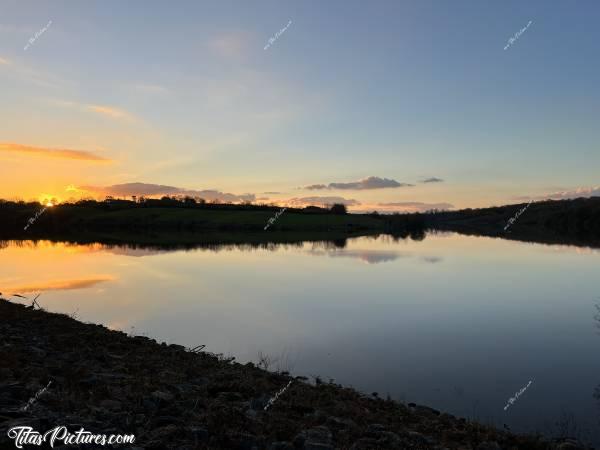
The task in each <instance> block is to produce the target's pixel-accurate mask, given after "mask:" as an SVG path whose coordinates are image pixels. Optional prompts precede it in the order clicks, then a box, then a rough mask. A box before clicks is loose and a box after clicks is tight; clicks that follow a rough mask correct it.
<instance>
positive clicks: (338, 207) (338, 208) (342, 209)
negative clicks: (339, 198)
mask: <svg viewBox="0 0 600 450" xmlns="http://www.w3.org/2000/svg"><path fill="white" fill-rule="evenodd" d="M330 211H331V213H332V214H348V210H347V209H346V205H344V204H343V203H336V204H334V205H333V206H332V207H331V209H330Z"/></svg>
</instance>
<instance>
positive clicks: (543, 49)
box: [0, 0, 600, 210]
mask: <svg viewBox="0 0 600 450" xmlns="http://www.w3.org/2000/svg"><path fill="white" fill-rule="evenodd" d="M0 5H1V6H2V12H3V13H2V15H1V16H0V58H1V59H0V83H2V86H3V89H2V91H1V92H2V100H3V101H2V102H0V117H1V118H2V120H1V121H0V143H4V147H0V150H2V149H4V150H6V151H0V163H1V165H0V175H1V176H3V177H4V178H5V179H7V180H8V181H9V183H7V184H6V185H5V186H2V188H0V196H2V197H16V196H20V197H24V198H29V197H35V198H37V197H39V196H40V195H42V194H48V195H54V196H57V197H59V198H66V197H67V196H68V195H67V193H65V187H66V186H69V185H70V186H76V187H82V186H86V187H95V188H97V189H96V191H94V192H98V193H104V192H105V191H103V190H102V189H101V188H102V187H106V186H111V185H115V184H122V183H133V182H144V183H148V184H159V185H170V186H176V187H180V188H182V189H187V190H196V191H202V190H208V189H214V190H218V191H222V192H230V193H235V194H243V193H252V194H255V196H256V197H257V198H259V197H260V198H268V199H269V201H279V202H282V203H285V202H286V201H288V200H294V201H295V202H297V203H300V202H302V201H303V200H302V199H306V198H313V197H319V196H325V197H332V196H333V197H342V198H345V199H354V200H355V203H354V204H355V209H357V210H358V209H385V208H384V207H381V208H378V205H379V203H398V204H399V205H400V204H402V203H409V202H413V203H419V202H421V203H423V204H425V205H433V204H439V203H442V202H444V203H449V204H452V205H454V207H477V206H487V205H491V204H503V203H514V202H516V200H515V198H516V197H532V198H542V197H545V196H551V195H555V196H557V198H560V197H561V196H562V197H568V196H572V192H573V191H576V190H577V189H580V191H579V192H582V193H584V194H586V193H589V194H596V193H597V194H599V195H600V191H599V190H598V188H597V187H596V186H597V185H598V184H600V183H599V182H598V179H597V170H595V169H597V167H599V163H600V152H598V145H597V143H598V137H599V133H598V126H597V118H598V117H599V114H598V113H599V112H600V111H599V105H600V102H599V100H600V99H599V95H600V94H599V90H598V88H597V84H598V80H599V79H600V65H599V63H598V62H597V60H598V58H597V55H598V53H599V52H598V50H599V46H600V29H599V28H598V26H597V20H598V15H599V14H598V13H600V5H598V3H597V2H594V1H591V0H590V1H579V2H577V3H574V2H567V1H552V2H548V1H546V2H542V1H529V2H518V1H504V2H481V1H456V2H444V1H441V0H439V1H422V0H419V1H375V2H359V1H328V2H318V1H302V2H300V1H294V2H292V1H277V2H275V1H273V2H271V1H265V2H261V1H255V2H242V1H236V2H233V1H210V2H209V1H194V2H192V1H190V2H185V1H180V2H177V3H171V2H166V1H143V2H142V1H129V2H121V1H102V2H100V1H97V2H73V1H54V2H27V1H0ZM50 20H51V21H52V23H51V25H50V26H49V27H48V28H47V29H46V30H45V31H44V32H43V33H42V34H41V35H40V36H38V37H37V39H36V40H35V42H34V43H32V44H31V45H30V47H29V48H28V49H27V50H24V49H23V47H24V46H25V45H26V44H27V42H28V40H29V38H31V37H32V36H34V35H35V33H36V31H39V30H40V29H42V28H44V27H45V26H46V25H47V24H48V22H49V21H50ZM290 20H291V21H292V23H291V24H290V25H289V26H288V27H287V29H286V30H285V31H284V32H283V33H282V34H281V35H280V36H279V37H278V38H277V40H276V41H275V42H273V43H272V44H271V46H270V47H269V48H268V49H267V50H264V46H265V45H266V44H267V43H268V41H269V38H271V37H273V36H275V34H276V33H277V32H278V31H279V30H281V29H282V28H284V27H286V25H287V24H288V22H289V21H290ZM529 21H532V23H531V25H530V26H529V28H528V29H527V30H526V31H525V32H524V33H523V34H521V36H520V37H519V38H518V39H517V40H516V41H515V42H514V43H513V44H512V46H510V47H509V48H508V49H506V50H504V47H505V46H506V45H507V43H508V40H509V39H510V38H511V37H513V36H514V35H515V34H516V33H517V32H518V31H519V30H521V29H522V28H524V27H525V26H526V25H527V23H528V22H529ZM17 145H18V146H20V147H16V146H17ZM23 146H26V147H33V148H35V149H57V148H59V149H72V150H77V151H84V152H90V153H93V154H94V155H100V156H101V157H103V158H105V159H110V160H111V162H110V163H98V162H94V161H84V160H74V159H72V158H69V157H64V158H60V157H56V155H53V156H50V155H49V153H47V154H44V152H43V151H41V150H39V151H36V152H31V151H27V152H25V151H23V150H22V149H23ZM50 151H51V150H50ZM3 172H4V173H3ZM367 177H380V178H388V179H393V180H397V181H398V182H399V183H409V184H414V186H410V187H397V188H380V189H343V190H335V189H333V190H332V189H327V190H305V189H298V188H299V187H302V186H306V185H313V184H321V183H322V184H328V183H350V182H356V181H358V180H361V179H365V178H367ZM428 177H438V178H441V179H443V180H444V181H443V182H439V183H427V184H424V183H421V182H420V181H421V180H423V179H424V178H428ZM265 191H269V192H272V191H276V192H281V194H279V195H263V194H261V193H262V192H265ZM559 192H561V194H557V193H559ZM359 203H360V205H359ZM398 209H403V208H402V207H401V206H398Z"/></svg>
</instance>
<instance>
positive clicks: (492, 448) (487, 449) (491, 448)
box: [477, 441, 502, 450]
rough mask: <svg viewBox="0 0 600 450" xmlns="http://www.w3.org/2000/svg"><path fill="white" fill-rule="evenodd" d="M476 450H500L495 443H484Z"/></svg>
mask: <svg viewBox="0 0 600 450" xmlns="http://www.w3.org/2000/svg"><path fill="white" fill-rule="evenodd" d="M477 450H502V447H500V446H499V445H498V443H497V442H496V441H485V442H482V443H481V444H479V445H478V446H477Z"/></svg>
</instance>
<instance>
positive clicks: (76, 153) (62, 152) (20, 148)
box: [0, 142, 112, 163]
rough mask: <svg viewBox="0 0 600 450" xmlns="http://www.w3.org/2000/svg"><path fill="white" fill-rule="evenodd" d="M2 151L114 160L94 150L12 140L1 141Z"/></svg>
mask: <svg viewBox="0 0 600 450" xmlns="http://www.w3.org/2000/svg"><path fill="white" fill-rule="evenodd" d="M0 151H5V152H13V153H27V154H31V155H36V156H43V157H49V158H63V159H75V160H83V161H93V162H100V163H108V162H112V160H110V159H107V158H103V157H101V156H98V155H95V154H94V153H92V152H88V151H85V150H70V149H64V148H46V147H33V146H29V145H21V144H15V143H11V142H7V143H0Z"/></svg>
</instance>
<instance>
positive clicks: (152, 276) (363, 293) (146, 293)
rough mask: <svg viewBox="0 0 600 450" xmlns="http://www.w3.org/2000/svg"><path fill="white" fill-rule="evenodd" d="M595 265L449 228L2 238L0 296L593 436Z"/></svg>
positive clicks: (584, 257)
mask: <svg viewBox="0 0 600 450" xmlns="http://www.w3.org/2000/svg"><path fill="white" fill-rule="evenodd" d="M599 262H600V255H599V253H598V251H596V250H590V249H581V248H576V247H567V246H548V245H543V244H529V243H521V242H516V241H505V240H500V239H491V238H485V237H467V236H460V235H455V234H438V235H432V236H428V237H427V238H426V239H425V240H422V241H413V240H410V239H408V240H398V241H394V240H393V239H391V238H389V237H379V238H372V237H370V238H358V239H350V240H348V241H347V242H346V245H345V246H342V245H339V243H338V245H331V244H322V243H321V244H319V243H305V244H303V245H300V246H298V245H285V246H279V247H278V246H269V249H261V248H249V247H244V246H242V247H239V246H228V247H224V248H223V249H221V250H220V251H215V250H214V249H212V250H208V249H197V250H190V251H175V252H166V251H160V250H145V249H127V248H125V247H113V248H108V247H105V246H102V245H98V244H96V245H91V246H77V245H67V244H52V243H49V242H40V243H38V244H37V245H33V244H32V243H20V244H19V245H15V244H14V243H10V244H8V245H7V246H5V247H4V248H3V249H2V250H0V268H1V272H0V273H1V274H2V275H1V278H0V291H1V292H3V293H4V294H6V293H18V291H21V293H23V292H25V293H27V292H39V291H43V293H42V295H41V297H40V298H39V299H38V301H39V302H40V303H41V304H42V306H44V307H46V308H47V309H49V310H51V311H61V312H67V313H72V312H74V311H75V310H77V311H78V316H79V317H80V318H81V319H82V320H84V321H90V322H100V323H104V324H106V325H109V326H111V327H113V328H118V329H122V330H125V331H129V330H130V329H131V327H135V331H136V333H145V334H147V335H149V336H152V337H155V338H157V339H160V340H167V341H169V342H177V343H180V344H182V345H187V346H196V345H199V344H206V345H207V350H209V351H213V352H224V353H231V354H233V355H235V356H236V357H237V358H238V360H241V361H245V360H256V356H257V353H258V352H259V351H262V352H264V353H267V354H271V355H276V356H277V355H281V354H282V353H283V354H284V356H286V358H287V359H288V361H289V362H291V364H292V365H293V372H294V373H298V374H319V375H321V376H322V377H323V378H325V379H328V378H329V377H331V378H334V379H335V380H336V381H337V382H341V383H343V384H348V385H353V386H355V387H357V388H360V389H363V390H365V391H368V392H373V391H377V392H379V394H380V395H386V394H387V393H389V394H390V395H391V396H392V397H394V398H401V399H404V400H406V401H415V402H417V403H424V404H427V405H430V406H433V407H436V408H439V409H442V410H447V411H449V412H452V413H454V414H458V415H462V416H468V417H472V416H476V417H478V418H479V419H480V420H487V419H491V420H495V421H496V422H497V423H500V424H502V423H506V424H508V425H509V426H510V427H511V428H512V429H514V430H518V431H525V430H530V431H531V430H535V429H538V430H541V431H548V430H550V429H552V428H554V429H556V425H554V422H556V420H557V419H559V417H560V416H561V414H562V415H563V416H564V415H565V414H566V415H568V414H570V413H573V414H574V415H575V418H576V420H577V425H578V427H579V428H580V429H588V430H592V429H597V424H598V407H599V406H600V405H599V404H598V402H597V401H596V400H595V399H594V398H593V394H594V390H595V389H596V387H597V386H598V385H599V384H600V360H599V359H598V358H597V355H598V352H599V350H600V336H598V334H597V328H595V324H596V322H595V320H594V315H595V314H596V313H597V311H596V309H595V308H594V302H597V301H598V299H599V296H600V286H599V284H600V283H599V282H598V280H597V276H596V272H597V268H598V266H599V265H598V263H599ZM529 380H533V382H532V384H531V386H530V387H529V388H528V389H527V391H526V392H525V393H524V394H523V395H521V396H520V397H519V399H518V400H517V401H516V402H515V404H514V405H512V406H511V407H510V408H509V409H508V410H507V411H504V410H503V408H504V406H505V405H506V402H507V401H508V399H509V398H510V397H511V396H514V394H515V392H517V391H518V390H519V389H521V388H522V387H523V386H525V385H526V384H527V382H528V381H529ZM550 423H552V424H550ZM595 439H596V443H598V436H597V435H596V436H595Z"/></svg>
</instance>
